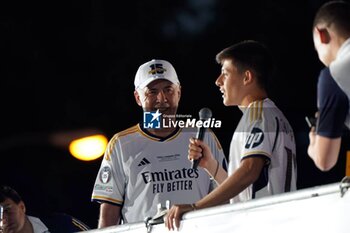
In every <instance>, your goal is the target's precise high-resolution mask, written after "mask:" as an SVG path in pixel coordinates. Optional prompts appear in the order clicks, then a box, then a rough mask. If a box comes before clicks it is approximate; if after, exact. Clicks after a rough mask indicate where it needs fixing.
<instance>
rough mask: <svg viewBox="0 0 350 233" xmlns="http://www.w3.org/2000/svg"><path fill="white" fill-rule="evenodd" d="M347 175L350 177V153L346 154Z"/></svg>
mask: <svg viewBox="0 0 350 233" xmlns="http://www.w3.org/2000/svg"><path fill="white" fill-rule="evenodd" d="M345 175H346V176H350V151H347V152H346V170H345Z"/></svg>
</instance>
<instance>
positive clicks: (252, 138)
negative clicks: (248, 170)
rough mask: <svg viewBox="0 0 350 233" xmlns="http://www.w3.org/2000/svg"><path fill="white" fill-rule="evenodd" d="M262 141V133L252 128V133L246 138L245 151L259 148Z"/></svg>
mask: <svg viewBox="0 0 350 233" xmlns="http://www.w3.org/2000/svg"><path fill="white" fill-rule="evenodd" d="M263 141H264V133H263V131H262V130H261V129H259V128H255V127H254V128H253V129H252V132H250V134H249V135H248V136H247V139H246V142H245V148H246V149H252V148H255V147H257V146H259V145H260V144H261V143H262V142H263Z"/></svg>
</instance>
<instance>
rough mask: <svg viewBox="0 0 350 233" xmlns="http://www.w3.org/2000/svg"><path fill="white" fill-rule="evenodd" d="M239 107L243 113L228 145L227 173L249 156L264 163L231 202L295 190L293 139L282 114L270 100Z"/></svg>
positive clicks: (231, 171) (289, 127)
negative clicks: (261, 168)
mask: <svg viewBox="0 0 350 233" xmlns="http://www.w3.org/2000/svg"><path fill="white" fill-rule="evenodd" d="M240 109H241V110H242V112H243V115H242V118H241V120H240V122H239V124H238V125H237V128H236V130H235V133H234V134H233V137H232V141H231V145H230V157H229V161H230V163H229V169H228V172H229V175H231V174H232V173H234V172H235V170H236V169H237V168H238V167H239V166H240V163H241V161H242V160H243V159H245V158H248V157H251V156H261V157H263V158H265V159H266V166H265V167H264V169H263V171H262V173H261V175H260V178H259V179H258V180H257V181H256V182H255V183H254V184H251V185H250V186H249V187H248V188H246V189H245V190H244V191H242V192H241V193H240V194H239V195H237V196H236V197H234V198H232V199H231V203H236V202H242V201H247V200H250V199H253V198H258V197H263V196H268V195H272V194H277V193H283V192H286V191H292V190H296V171H297V170H296V157H295V156H296V148H295V139H294V134H293V130H292V128H291V126H290V125H289V123H288V121H287V119H286V118H285V116H284V115H283V113H282V112H281V111H280V110H279V109H278V108H277V107H276V105H275V104H274V103H273V102H272V101H271V100H270V99H264V100H262V101H255V102H253V103H251V104H250V105H249V106H248V107H245V108H244V107H240Z"/></svg>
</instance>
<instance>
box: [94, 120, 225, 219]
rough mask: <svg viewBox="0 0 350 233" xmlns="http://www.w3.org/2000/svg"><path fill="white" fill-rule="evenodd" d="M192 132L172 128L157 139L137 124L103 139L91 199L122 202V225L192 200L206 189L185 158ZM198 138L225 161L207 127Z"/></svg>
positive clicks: (206, 182)
mask: <svg viewBox="0 0 350 233" xmlns="http://www.w3.org/2000/svg"><path fill="white" fill-rule="evenodd" d="M195 134H196V132H195V130H193V129H192V130H190V129H178V130H177V131H176V132H175V133H174V134H173V135H171V136H170V137H167V138H164V139H160V138H157V137H154V136H152V135H150V134H149V133H147V132H146V131H145V130H144V129H142V128H141V127H140V126H139V125H136V126H134V127H131V128H129V129H127V130H125V131H122V132H120V133H118V134H116V135H115V136H114V137H113V138H112V139H111V140H110V142H109V144H108V148H107V150H106V152H105V155H104V159H103V161H102V163H101V167H100V170H99V173H98V176H97V178H96V181H95V185H94V189H93V193H92V200H94V201H99V202H109V203H112V204H116V205H120V206H122V217H123V220H124V222H125V223H130V222H138V221H143V220H144V219H145V218H146V217H152V216H154V215H155V214H156V212H157V208H156V207H157V205H158V204H162V206H165V203H166V201H167V200H169V201H170V204H171V205H172V204H177V203H194V202H196V201H197V200H199V199H201V198H202V197H204V196H205V195H206V194H208V193H209V191H210V187H211V180H210V177H209V175H208V174H207V172H205V171H204V170H203V169H202V168H198V170H197V169H195V170H194V169H192V168H191V165H192V163H191V161H189V160H188V145H189V139H190V137H195ZM204 140H205V141H206V142H207V143H208V145H209V146H210V148H212V152H213V155H214V156H215V157H216V159H217V160H218V161H220V162H221V163H223V166H225V165H226V159H225V157H224V154H223V150H222V148H221V146H220V144H219V142H218V140H217V138H216V137H215V135H214V134H213V132H212V131H211V130H208V133H206V134H205V138H204Z"/></svg>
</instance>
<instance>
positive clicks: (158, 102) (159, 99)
mask: <svg viewBox="0 0 350 233" xmlns="http://www.w3.org/2000/svg"><path fill="white" fill-rule="evenodd" d="M180 97H181V88H180V86H179V85H176V84H173V83H172V82H170V81H168V80H164V79H161V80H156V81H153V82H151V83H150V84H148V85H147V87H145V88H143V89H141V90H140V89H139V90H137V91H135V98H136V102H137V103H138V104H139V105H140V106H142V108H143V109H144V111H156V110H157V109H159V111H160V112H161V113H163V114H169V115H174V114H176V110H177V107H178V104H179V101H180Z"/></svg>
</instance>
